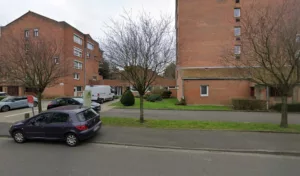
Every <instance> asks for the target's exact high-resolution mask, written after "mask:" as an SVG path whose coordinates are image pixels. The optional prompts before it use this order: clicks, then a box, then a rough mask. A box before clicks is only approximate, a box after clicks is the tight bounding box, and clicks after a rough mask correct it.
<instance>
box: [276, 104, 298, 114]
mask: <svg viewBox="0 0 300 176" xmlns="http://www.w3.org/2000/svg"><path fill="white" fill-rule="evenodd" d="M281 106H282V103H277V104H276V105H274V106H272V107H271V109H273V110H275V111H279V112H281ZM287 106H288V107H287V109H288V112H300V103H293V104H288V105H287Z"/></svg>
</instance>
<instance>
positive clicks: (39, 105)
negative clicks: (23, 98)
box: [37, 92, 42, 113]
mask: <svg viewBox="0 0 300 176" xmlns="http://www.w3.org/2000/svg"><path fill="white" fill-rule="evenodd" d="M37 98H38V109H39V113H41V112H42V93H41V92H38V93H37Z"/></svg>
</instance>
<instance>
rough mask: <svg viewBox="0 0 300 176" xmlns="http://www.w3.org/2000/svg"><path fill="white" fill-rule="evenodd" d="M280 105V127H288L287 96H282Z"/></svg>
mask: <svg viewBox="0 0 300 176" xmlns="http://www.w3.org/2000/svg"><path fill="white" fill-rule="evenodd" d="M281 99H282V106H281V123H280V127H282V128H287V127H288V112H287V111H288V109H287V96H285V95H284V96H282V98H281Z"/></svg>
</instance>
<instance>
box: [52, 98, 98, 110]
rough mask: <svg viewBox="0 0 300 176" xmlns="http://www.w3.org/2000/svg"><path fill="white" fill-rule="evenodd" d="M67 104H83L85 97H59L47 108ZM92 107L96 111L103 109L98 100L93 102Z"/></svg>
mask: <svg viewBox="0 0 300 176" xmlns="http://www.w3.org/2000/svg"><path fill="white" fill-rule="evenodd" d="M67 105H81V106H83V98H69V97H65V98H57V99H55V100H53V101H51V102H50V103H49V104H48V106H47V109H52V108H56V107H60V106H67ZM91 108H93V109H94V110H95V111H96V112H100V111H101V105H100V104H99V103H96V102H92V104H91Z"/></svg>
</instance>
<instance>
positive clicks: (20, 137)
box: [13, 131, 26, 143]
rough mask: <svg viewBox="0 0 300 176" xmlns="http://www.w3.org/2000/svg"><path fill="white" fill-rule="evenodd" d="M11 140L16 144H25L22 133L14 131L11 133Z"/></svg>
mask: <svg viewBox="0 0 300 176" xmlns="http://www.w3.org/2000/svg"><path fill="white" fill-rule="evenodd" d="M13 138H14V140H15V142H16V143H24V142H25V140H26V139H25V136H24V134H23V132H22V131H16V132H14V133H13Z"/></svg>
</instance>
